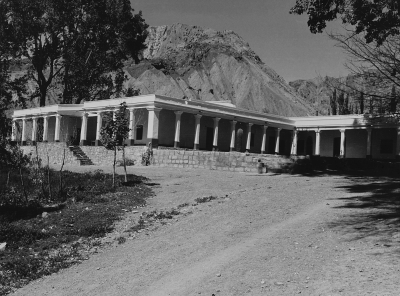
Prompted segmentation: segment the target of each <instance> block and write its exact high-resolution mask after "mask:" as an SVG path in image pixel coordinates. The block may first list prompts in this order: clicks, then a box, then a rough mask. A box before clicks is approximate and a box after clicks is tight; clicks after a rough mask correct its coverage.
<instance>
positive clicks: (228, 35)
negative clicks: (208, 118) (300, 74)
mask: <svg viewBox="0 0 400 296" xmlns="http://www.w3.org/2000/svg"><path fill="white" fill-rule="evenodd" d="M146 43H147V49H146V50H145V51H144V53H143V60H142V61H141V62H140V63H139V64H130V65H129V64H128V65H127V66H126V68H125V70H126V72H127V73H128V77H129V80H128V82H127V83H126V86H127V87H131V88H135V89H139V90H140V93H141V94H150V93H156V94H160V95H165V96H171V97H176V98H185V99H189V100H203V101H218V100H230V101H231V102H232V103H233V104H235V105H236V106H238V107H240V108H244V109H249V110H257V111H260V112H266V113H272V114H278V115H285V116H304V115H308V114H314V110H313V108H312V107H310V105H309V104H308V103H306V102H305V101H304V99H303V98H301V96H299V95H298V94H296V92H295V91H294V90H293V89H292V88H291V87H290V86H289V85H288V84H287V83H286V82H285V81H284V79H283V78H281V77H280V76H279V75H278V74H277V73H276V72H275V71H274V70H272V69H271V68H269V67H268V66H267V65H265V64H264V63H263V62H262V61H261V60H260V58H259V57H258V56H257V55H256V54H255V52H254V51H253V50H252V49H251V48H250V46H249V44H248V43H247V42H245V41H244V40H243V39H242V38H241V37H240V36H238V35H237V34H236V33H234V32H232V31H222V32H219V31H216V30H212V29H203V28H200V27H197V26H187V25H182V24H175V25H172V26H159V27H150V28H149V36H148V38H147V40H146Z"/></svg>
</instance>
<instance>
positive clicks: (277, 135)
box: [275, 127, 282, 154]
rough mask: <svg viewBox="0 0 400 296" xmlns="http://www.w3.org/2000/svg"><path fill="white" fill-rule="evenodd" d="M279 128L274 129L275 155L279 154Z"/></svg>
mask: <svg viewBox="0 0 400 296" xmlns="http://www.w3.org/2000/svg"><path fill="white" fill-rule="evenodd" d="M281 130H282V129H281V128H279V127H278V128H277V129H276V142H275V154H279V142H280V137H281Z"/></svg>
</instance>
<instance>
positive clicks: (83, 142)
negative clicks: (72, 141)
mask: <svg viewBox="0 0 400 296" xmlns="http://www.w3.org/2000/svg"><path fill="white" fill-rule="evenodd" d="M88 145H89V141H88V140H80V142H79V146H88Z"/></svg>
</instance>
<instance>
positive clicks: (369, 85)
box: [289, 75, 398, 115]
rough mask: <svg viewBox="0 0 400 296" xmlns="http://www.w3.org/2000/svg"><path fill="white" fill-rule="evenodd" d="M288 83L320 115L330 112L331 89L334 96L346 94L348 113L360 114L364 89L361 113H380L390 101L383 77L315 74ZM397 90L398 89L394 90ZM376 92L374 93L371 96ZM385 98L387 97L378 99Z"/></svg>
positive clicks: (388, 89)
mask: <svg viewBox="0 0 400 296" xmlns="http://www.w3.org/2000/svg"><path fill="white" fill-rule="evenodd" d="M289 85H290V86H291V87H292V88H293V89H294V90H295V91H296V92H297V94H298V95H300V96H301V97H302V98H303V99H304V100H306V101H307V102H308V103H309V104H310V105H311V106H312V107H313V108H314V109H315V110H316V112H318V114H320V115H328V114H329V113H330V109H331V107H330V97H331V96H332V93H333V90H334V89H336V90H337V95H339V93H340V92H344V93H345V96H347V95H348V97H349V108H350V110H351V113H355V114H359V113H360V102H359V98H360V91H363V92H364V94H365V95H364V113H366V112H370V113H374V112H379V111H378V110H379V108H381V107H382V106H385V104H386V105H388V104H389V101H390V95H391V88H392V83H390V82H388V81H385V80H382V81H380V82H379V83H378V82H377V80H375V79H368V77H361V76H358V75H348V76H345V77H341V78H333V77H328V76H326V77H317V78H314V79H309V80H295V81H291V82H289ZM397 92H398V91H397ZM372 94H375V95H376V96H371V95H372ZM380 97H386V98H387V99H386V100H385V99H379V98H380Z"/></svg>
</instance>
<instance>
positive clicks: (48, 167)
mask: <svg viewBox="0 0 400 296" xmlns="http://www.w3.org/2000/svg"><path fill="white" fill-rule="evenodd" d="M47 183H48V184H49V198H50V199H52V194H51V183H50V157H49V154H47Z"/></svg>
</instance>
